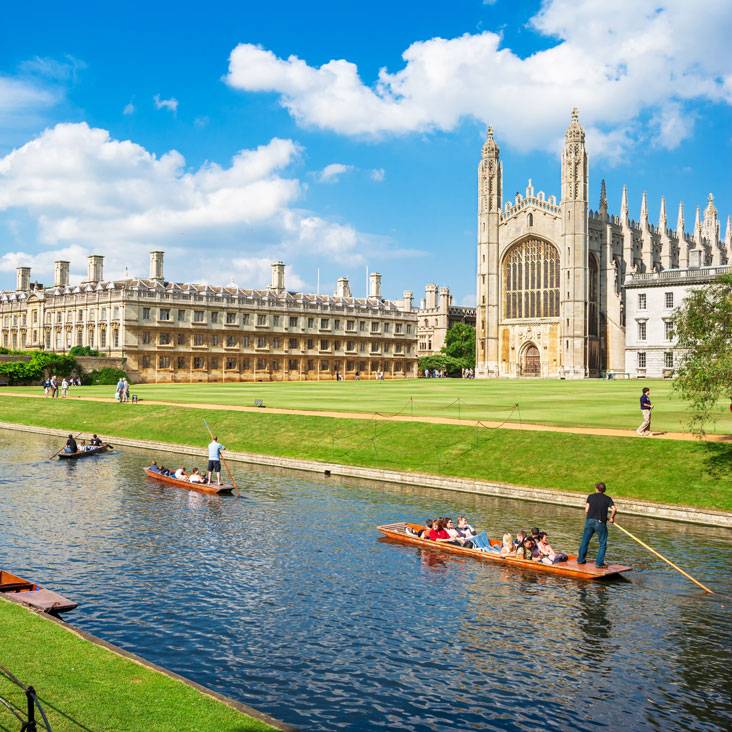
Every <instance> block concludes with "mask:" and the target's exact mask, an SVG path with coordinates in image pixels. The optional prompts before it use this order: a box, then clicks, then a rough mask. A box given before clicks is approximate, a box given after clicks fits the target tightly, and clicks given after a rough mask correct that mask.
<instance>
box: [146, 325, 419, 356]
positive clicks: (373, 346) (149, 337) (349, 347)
mask: <svg viewBox="0 0 732 732" xmlns="http://www.w3.org/2000/svg"><path fill="white" fill-rule="evenodd" d="M154 335H155V331H149V330H146V331H143V333H142V343H143V345H150V344H152V343H153V342H154ZM174 337H175V340H174ZM157 342H158V345H161V346H172V345H177V346H187V345H188V344H189V336H188V334H187V333H176V334H171V333H158V341H157ZM240 343H241V347H242V348H250V347H252V346H254V347H255V348H272V349H274V350H278V349H280V348H282V345H283V343H285V344H286V346H287V348H289V349H290V350H297V349H300V348H302V349H303V350H308V351H312V350H315V348H316V339H314V338H307V339H303V340H302V341H300V340H299V339H297V338H277V337H274V338H268V337H266V336H256V337H250V336H241V338H239V337H237V336H233V335H227V336H224V337H221V336H219V335H215V334H205V333H194V334H193V336H191V337H190V344H191V345H193V346H200V347H208V346H211V347H214V348H216V347H219V346H221V345H223V346H224V347H225V348H238V347H239V344H240ZM367 343H368V345H369V347H370V350H371V352H372V353H378V352H379V350H382V349H383V352H384V353H389V352H391V347H392V344H391V343H384V344H383V346H382V344H381V343H380V342H378V341H370V342H367V341H359V342H358V343H357V342H356V341H345V350H346V351H347V352H352V353H355V352H356V351H357V350H358V351H359V352H360V353H366V350H367V349H366V346H367ZM343 344H344V341H341V340H339V339H336V340H333V341H331V340H330V339H329V338H320V339H317V347H318V348H319V349H320V350H321V351H329V350H331V348H332V350H334V351H340V350H342V349H343ZM393 345H394V353H411V350H412V347H411V345H409V344H402V343H395V344H393Z"/></svg>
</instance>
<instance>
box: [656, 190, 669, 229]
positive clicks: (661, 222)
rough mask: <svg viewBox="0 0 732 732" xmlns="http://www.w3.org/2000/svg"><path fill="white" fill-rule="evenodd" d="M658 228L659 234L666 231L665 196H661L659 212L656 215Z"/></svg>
mask: <svg viewBox="0 0 732 732" xmlns="http://www.w3.org/2000/svg"><path fill="white" fill-rule="evenodd" d="M658 228H659V229H660V230H661V232H665V231H666V230H667V229H668V221H667V220H666V196H661V212H660V213H659V215H658Z"/></svg>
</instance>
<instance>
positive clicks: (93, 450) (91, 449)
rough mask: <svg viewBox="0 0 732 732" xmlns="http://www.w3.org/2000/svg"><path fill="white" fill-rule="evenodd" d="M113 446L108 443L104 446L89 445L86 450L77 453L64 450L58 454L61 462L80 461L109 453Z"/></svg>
mask: <svg viewBox="0 0 732 732" xmlns="http://www.w3.org/2000/svg"><path fill="white" fill-rule="evenodd" d="M111 449H112V446H111V445H109V444H107V443H106V442H105V443H104V444H102V445H97V446H95V445H87V446H86V450H77V451H76V452H64V451H63V450H62V451H61V452H60V453H59V454H58V459H59V460H78V459H79V458H85V457H90V456H92V455H98V454H99V453H100V452H107V450H111Z"/></svg>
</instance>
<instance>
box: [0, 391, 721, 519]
mask: <svg viewBox="0 0 732 732" xmlns="http://www.w3.org/2000/svg"><path fill="white" fill-rule="evenodd" d="M0 404H2V411H1V412H0V419H1V420H3V421H7V422H16V423H20V424H28V425H37V426H42V427H55V428H61V429H64V430H68V431H70V432H71V431H86V432H92V431H94V432H98V433H99V434H101V435H103V436H114V435H118V436H120V437H131V438H138V439H148V440H158V441H161V442H171V443H178V444H186V445H193V446H200V447H203V446H204V445H205V444H206V443H207V442H208V436H207V434H206V431H205V428H204V426H203V417H204V416H206V413H205V412H201V411H199V410H191V409H186V408H182V407H175V406H161V405H151V404H147V405H146V404H144V403H142V404H136V405H135V404H125V405H122V404H115V403H110V404H104V403H99V402H84V401H72V400H65V401H64V400H56V401H51V400H48V401H42V402H39V401H38V400H37V399H23V398H14V399H3V400H2V402H0ZM209 422H210V423H211V426H212V428H213V429H214V430H215V431H216V432H217V433H218V436H219V438H220V439H221V440H222V441H223V443H224V444H225V445H226V446H227V447H228V448H229V449H230V450H241V451H247V452H254V453H261V454H266V455H278V456H285V457H294V458H304V459H312V460H321V461H330V462H338V463H347V464H351V465H361V466H368V467H378V468H391V469H396V470H405V471H412V472H426V473H433V474H437V475H445V476H457V477H466V478H477V479H483V480H495V481H500V482H506V483H514V484H518V485H529V486H536V487H544V488H558V489H563V490H570V491H579V492H588V491H589V490H591V488H592V485H593V484H594V483H595V482H596V481H598V480H603V481H605V482H606V483H607V484H608V486H609V492H610V493H611V494H612V495H614V496H618V497H624V496H625V497H632V498H640V499H644V500H648V501H656V502H661V503H673V504H678V505H687V506H696V507H699V508H710V509H718V510H732V445H729V444H723V443H706V442H696V441H678V442H677V441H669V440H658V441H654V440H653V439H645V440H644V439H640V438H626V437H596V436H590V435H576V434H563V433H556V432H532V431H517V430H501V429H488V428H485V427H469V426H457V425H443V424H425V423H419V422H384V421H378V422H377V421H369V420H353V419H346V418H343V419H334V418H328V417H316V416H313V417H310V416H300V415H278V414H268V413H266V412H257V413H250V412H233V411H230V412H227V411H219V412H215V413H213V414H212V415H210V416H209ZM157 459H158V460H159V461H161V459H160V458H159V457H158V458H157Z"/></svg>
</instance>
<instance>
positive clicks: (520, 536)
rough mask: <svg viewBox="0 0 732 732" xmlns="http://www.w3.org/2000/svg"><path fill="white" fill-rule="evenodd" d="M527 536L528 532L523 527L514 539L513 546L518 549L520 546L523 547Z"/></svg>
mask: <svg viewBox="0 0 732 732" xmlns="http://www.w3.org/2000/svg"><path fill="white" fill-rule="evenodd" d="M525 538H526V532H525V531H524V530H523V529H521V530H520V531H519V532H518V533H517V534H516V538H515V539H514V540H513V546H514V548H516V549H518V548H519V547H522V546H523V545H524V539H525Z"/></svg>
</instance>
